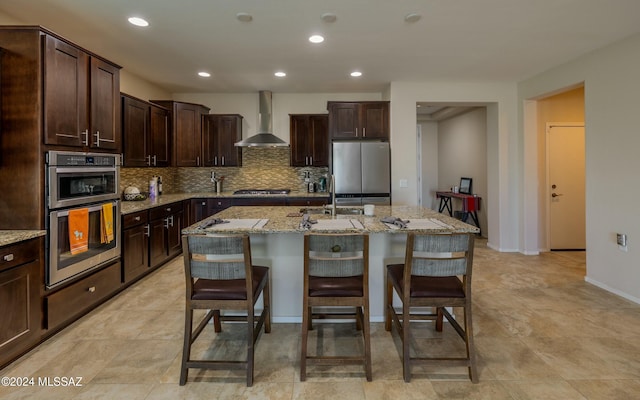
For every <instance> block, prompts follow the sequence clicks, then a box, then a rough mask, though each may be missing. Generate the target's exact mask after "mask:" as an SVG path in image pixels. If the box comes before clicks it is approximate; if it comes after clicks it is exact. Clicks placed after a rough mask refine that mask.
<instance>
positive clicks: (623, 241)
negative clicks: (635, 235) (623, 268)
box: [616, 233, 628, 251]
mask: <svg viewBox="0 0 640 400" xmlns="http://www.w3.org/2000/svg"><path fill="white" fill-rule="evenodd" d="M616 242H617V243H618V249H619V250H622V251H628V248H627V235H626V234H624V233H616Z"/></svg>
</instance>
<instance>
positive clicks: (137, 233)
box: [122, 210, 149, 283]
mask: <svg viewBox="0 0 640 400" xmlns="http://www.w3.org/2000/svg"><path fill="white" fill-rule="evenodd" d="M148 271H149V212H148V211H147V210H144V211H139V212H137V213H133V214H127V215H124V216H123V217H122V280H123V282H124V283H129V282H131V281H133V280H135V279H136V278H138V277H139V276H141V275H143V274H145V273H147V272H148Z"/></svg>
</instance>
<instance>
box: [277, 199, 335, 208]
mask: <svg viewBox="0 0 640 400" xmlns="http://www.w3.org/2000/svg"><path fill="white" fill-rule="evenodd" d="M328 203H329V198H328V197H289V198H287V205H288V206H315V207H317V206H324V205H325V204H328Z"/></svg>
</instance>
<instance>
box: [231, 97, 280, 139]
mask: <svg viewBox="0 0 640 400" xmlns="http://www.w3.org/2000/svg"><path fill="white" fill-rule="evenodd" d="M258 100H259V114H258V134H256V135H253V136H250V137H248V138H246V139H244V140H241V141H239V142H237V143H235V146H237V147H289V143H287V142H285V141H284V140H282V139H280V138H279V137H277V136H276V135H274V134H273V133H271V131H272V130H273V125H272V123H271V92H270V91H267V90H262V91H260V92H258Z"/></svg>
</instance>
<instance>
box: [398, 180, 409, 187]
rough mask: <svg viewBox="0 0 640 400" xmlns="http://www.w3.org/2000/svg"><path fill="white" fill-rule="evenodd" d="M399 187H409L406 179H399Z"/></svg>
mask: <svg viewBox="0 0 640 400" xmlns="http://www.w3.org/2000/svg"><path fill="white" fill-rule="evenodd" d="M400 187H409V182H408V181H407V180H406V179H400Z"/></svg>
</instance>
